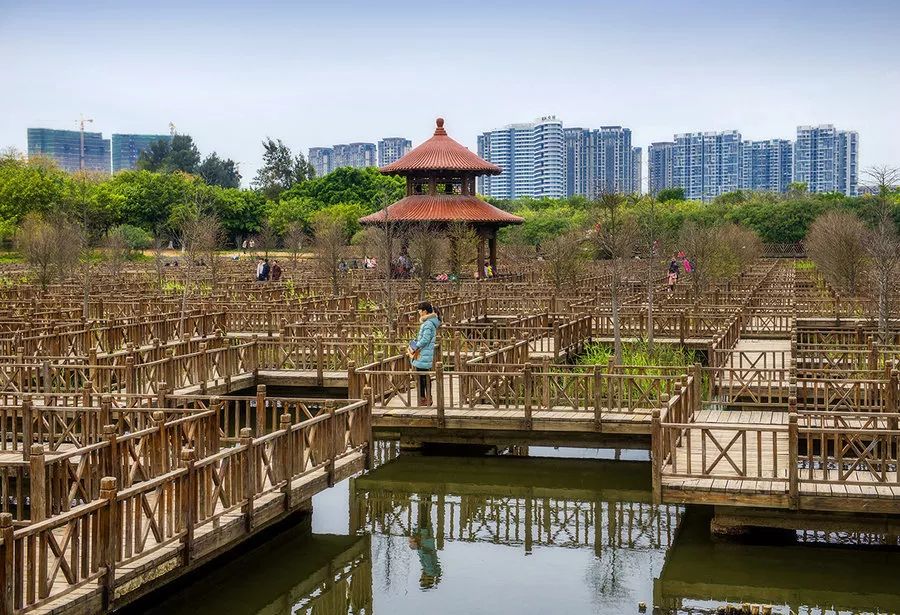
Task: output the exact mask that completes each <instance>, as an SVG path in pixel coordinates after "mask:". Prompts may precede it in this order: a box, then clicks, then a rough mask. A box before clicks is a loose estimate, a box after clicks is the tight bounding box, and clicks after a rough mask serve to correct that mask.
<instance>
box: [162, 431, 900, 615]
mask: <svg viewBox="0 0 900 615" xmlns="http://www.w3.org/2000/svg"><path fill="white" fill-rule="evenodd" d="M379 450H380V452H381V454H382V456H383V457H386V458H392V457H394V455H395V453H396V451H395V449H394V448H393V447H392V446H391V445H390V444H387V443H381V444H380V447H379ZM568 453H573V454H577V455H580V458H574V459H572V458H561V457H560V456H559V455H561V454H568ZM529 455H530V456H529V457H503V456H501V457H480V458H472V457H463V458H460V457H421V456H406V455H401V456H399V457H396V458H392V459H389V460H388V461H386V462H385V463H383V464H382V465H380V467H378V468H377V469H376V470H374V471H373V472H371V473H369V474H367V475H362V476H359V477H357V478H355V479H350V480H348V481H345V482H343V483H341V484H339V485H337V486H335V487H334V488H333V489H330V490H328V491H327V492H325V493H322V494H320V495H319V496H317V497H316V498H315V500H314V504H313V505H314V512H313V520H312V535H310V533H309V527H308V526H306V527H296V528H292V529H290V530H288V531H286V532H284V533H283V534H280V535H278V536H277V537H275V538H274V539H272V540H269V541H268V542H266V543H265V544H263V545H261V546H260V547H258V548H256V549H255V550H253V551H250V552H248V553H246V554H244V555H242V556H240V557H236V558H235V559H233V560H232V561H230V562H228V563H227V564H222V565H219V566H217V567H216V568H215V569H214V570H212V571H211V572H209V573H208V574H205V575H204V576H203V577H201V578H198V579H196V580H195V581H194V582H192V583H191V584H190V585H188V586H187V587H185V588H184V589H182V590H179V591H177V592H174V593H171V594H169V595H167V596H165V597H164V598H162V599H161V600H159V601H158V602H156V603H155V604H154V606H153V607H152V609H151V610H149V611H148V612H149V613H153V614H154V615H162V614H167V615H169V614H172V615H181V614H185V615H187V614H191V615H204V614H207V613H209V614H212V613H215V614H222V613H247V614H272V615H275V614H279V615H280V614H292V613H303V614H306V613H309V614H312V615H343V614H345V613H354V614H357V613H358V614H362V613H365V614H367V615H368V614H370V613H378V614H391V615H394V614H396V615H406V614H420V613H429V614H439V613H454V614H455V613H491V614H493V615H498V614H505V613H511V614H513V613H514V614H516V615H519V614H526V613H601V614H604V615H606V614H609V615H613V614H619V613H638V612H639V611H638V604H639V603H641V602H643V603H645V604H646V605H647V612H654V610H653V609H654V607H656V608H657V609H658V610H657V611H655V612H658V613H666V614H679V615H680V614H698V615H699V614H701V613H702V614H706V613H710V614H712V613H716V612H717V609H718V608H719V607H721V606H724V605H727V604H738V605H739V604H741V603H744V602H749V603H751V604H763V605H773V610H772V612H773V613H779V614H788V613H803V614H809V615H812V614H830V613H834V614H838V613H840V614H844V613H854V614H857V613H858V614H863V613H872V614H875V613H900V583H898V582H897V572H898V571H900V552H897V551H896V550H886V549H881V548H877V547H871V546H869V547H866V548H860V547H855V546H852V545H851V546H847V545H842V546H837V545H822V544H785V543H784V539H783V537H781V538H779V541H780V542H779V543H778V544H759V542H758V541H757V543H755V544H735V543H724V542H720V541H713V540H711V539H710V537H709V532H708V528H709V517H708V514H709V513H708V512H707V511H705V510H703V509H690V510H684V509H682V508H680V507H677V506H656V505H653V504H652V503H651V497H650V466H649V464H648V463H647V462H646V461H644V460H641V459H640V457H641V456H642V454H640V453H638V454H634V453H631V454H628V455H615V454H611V453H609V452H605V451H604V452H597V451H595V452H592V453H585V452H583V451H563V452H559V451H553V450H552V449H544V450H541V449H537V450H535V449H532V450H531V451H530V452H529ZM613 456H616V457H618V459H608V458H604V457H613ZM589 457H593V458H589ZM813 538H815V536H814V537H813ZM845 542H852V541H851V540H849V538H848V539H847V540H845Z"/></svg>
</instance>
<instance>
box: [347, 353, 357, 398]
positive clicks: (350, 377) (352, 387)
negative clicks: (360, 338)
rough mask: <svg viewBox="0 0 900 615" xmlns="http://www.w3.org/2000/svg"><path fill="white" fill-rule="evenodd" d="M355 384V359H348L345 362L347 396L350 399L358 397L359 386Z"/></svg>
mask: <svg viewBox="0 0 900 615" xmlns="http://www.w3.org/2000/svg"><path fill="white" fill-rule="evenodd" d="M356 384H357V383H356V361H354V360H353V359H350V360H349V361H348V362H347V397H349V398H350V399H358V395H359V393H358V390H359V388H358V387H357V386H356Z"/></svg>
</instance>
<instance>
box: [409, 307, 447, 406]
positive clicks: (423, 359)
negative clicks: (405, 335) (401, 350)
mask: <svg viewBox="0 0 900 615" xmlns="http://www.w3.org/2000/svg"><path fill="white" fill-rule="evenodd" d="M418 311H419V323H420V324H419V335H418V337H416V339H414V340H413V341H411V342H410V343H409V348H407V349H406V354H407V356H408V357H409V360H410V363H412V366H413V367H414V368H416V371H420V372H427V371H429V370H430V369H431V368H432V367H433V366H434V344H435V342H436V341H437V330H438V327H440V326H441V318H440V314H439V313H438V311H437V310H436V309H435V308H434V306H433V305H431V304H430V303H429V302H427V301H423V302H422V303H420V304H419V307H418ZM419 405H421V406H430V405H431V377H430V376H429V375H428V374H421V375H420V376H419Z"/></svg>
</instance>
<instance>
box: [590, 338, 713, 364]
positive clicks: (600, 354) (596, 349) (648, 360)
mask: <svg viewBox="0 0 900 615" xmlns="http://www.w3.org/2000/svg"><path fill="white" fill-rule="evenodd" d="M612 356H613V346H612V344H590V345H588V346H587V347H585V349H584V353H583V354H581V355H580V356H579V357H578V365H606V364H607V363H609V360H610V358H611V357H612ZM697 362H698V358H697V354H696V353H695V352H694V351H693V350H688V349H686V348H682V347H681V346H679V345H677V344H660V343H658V342H657V343H655V344H653V350H652V351H651V350H650V345H649V344H648V343H647V342H646V341H645V340H641V341H638V342H632V343H628V344H622V365H629V366H636V367H652V366H661V367H689V366H691V365H693V364H694V363H697Z"/></svg>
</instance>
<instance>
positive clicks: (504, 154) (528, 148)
mask: <svg viewBox="0 0 900 615" xmlns="http://www.w3.org/2000/svg"><path fill="white" fill-rule="evenodd" d="M478 155H479V156H481V157H482V158H484V159H485V160H487V161H488V162H492V163H494V164H496V165H497V166H499V167H500V168H501V169H503V173H501V174H500V175H494V176H490V175H487V176H482V177H479V178H478V192H479V193H480V194H483V195H485V196H489V197H494V198H498V199H515V198H519V197H535V198H541V197H551V198H562V197H565V196H566V141H565V137H564V136H563V127H562V121H561V120H559V119H557V118H556V116H552V115H550V116H545V117H541V118H538V119H536V120H535V121H533V122H529V123H527V124H510V125H508V126H505V127H503V128H499V129H497V130H491V131H488V132H485V133H483V134H481V135H479V137H478Z"/></svg>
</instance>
